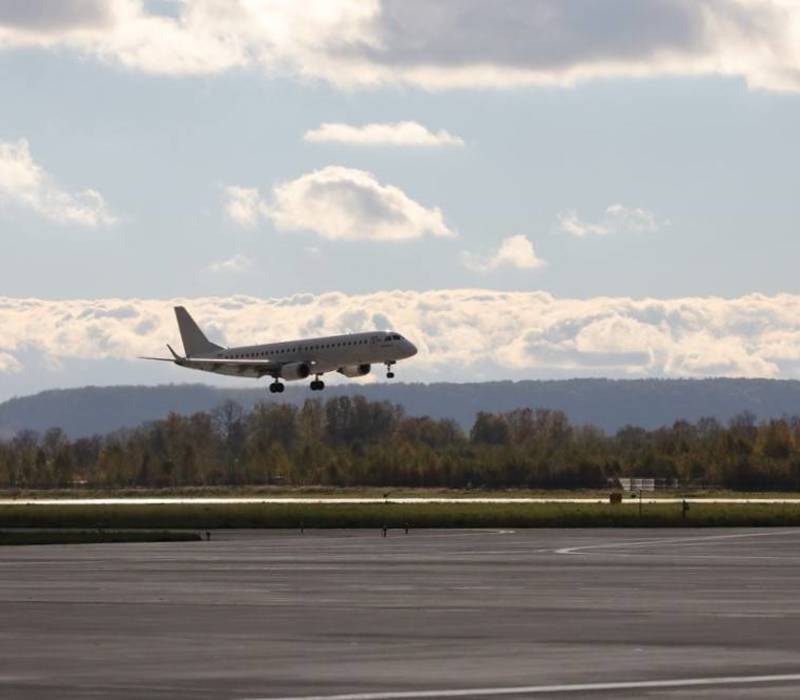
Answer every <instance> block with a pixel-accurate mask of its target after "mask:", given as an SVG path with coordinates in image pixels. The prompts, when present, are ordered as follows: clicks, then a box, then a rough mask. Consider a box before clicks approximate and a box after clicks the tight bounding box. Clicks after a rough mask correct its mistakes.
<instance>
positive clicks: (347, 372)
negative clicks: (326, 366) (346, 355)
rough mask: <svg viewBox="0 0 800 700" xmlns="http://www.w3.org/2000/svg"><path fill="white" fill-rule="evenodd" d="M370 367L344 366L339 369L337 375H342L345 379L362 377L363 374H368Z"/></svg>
mask: <svg viewBox="0 0 800 700" xmlns="http://www.w3.org/2000/svg"><path fill="white" fill-rule="evenodd" d="M369 370H370V365H345V366H344V367H339V374H343V375H344V376H345V377H363V376H364V375H365V374H369Z"/></svg>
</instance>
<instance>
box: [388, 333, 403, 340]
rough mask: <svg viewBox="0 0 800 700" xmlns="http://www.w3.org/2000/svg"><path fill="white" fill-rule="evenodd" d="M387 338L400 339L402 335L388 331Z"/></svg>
mask: <svg viewBox="0 0 800 700" xmlns="http://www.w3.org/2000/svg"><path fill="white" fill-rule="evenodd" d="M389 340H402V337H401V336H399V335H397V333H390V334H389Z"/></svg>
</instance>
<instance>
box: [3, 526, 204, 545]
mask: <svg viewBox="0 0 800 700" xmlns="http://www.w3.org/2000/svg"><path fill="white" fill-rule="evenodd" d="M200 539H202V538H201V537H200V535H199V534H197V533H195V532H186V531H179V532H169V531H166V530H158V531H152V530H117V531H107V530H0V546H8V545H26V544H98V543H102V542H192V541H198V540H200Z"/></svg>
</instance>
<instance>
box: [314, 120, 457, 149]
mask: <svg viewBox="0 0 800 700" xmlns="http://www.w3.org/2000/svg"><path fill="white" fill-rule="evenodd" d="M303 139H304V140H306V141H309V142H311V143H348V144H354V145H359V146H463V145H464V141H463V140H462V139H461V138H459V137H458V136H454V135H453V134H451V133H450V132H449V131H445V130H444V129H441V130H439V131H436V132H433V131H431V130H430V129H428V128H427V127H424V126H422V124H417V122H393V123H387V124H364V125H363V126H351V125H350V124H338V123H323V124H320V126H319V127H317V128H316V129H311V130H309V131H307V132H306V133H305V134H304V135H303Z"/></svg>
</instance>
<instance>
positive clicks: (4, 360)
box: [0, 350, 22, 374]
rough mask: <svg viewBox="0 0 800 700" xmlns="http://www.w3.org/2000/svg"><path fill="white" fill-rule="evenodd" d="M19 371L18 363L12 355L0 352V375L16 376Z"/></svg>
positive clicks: (20, 365)
mask: <svg viewBox="0 0 800 700" xmlns="http://www.w3.org/2000/svg"><path fill="white" fill-rule="evenodd" d="M21 371H22V364H21V363H20V361H19V360H18V359H17V358H16V357H14V356H13V355H10V354H9V353H7V352H3V351H2V350H0V374H17V373H19V372H21Z"/></svg>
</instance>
